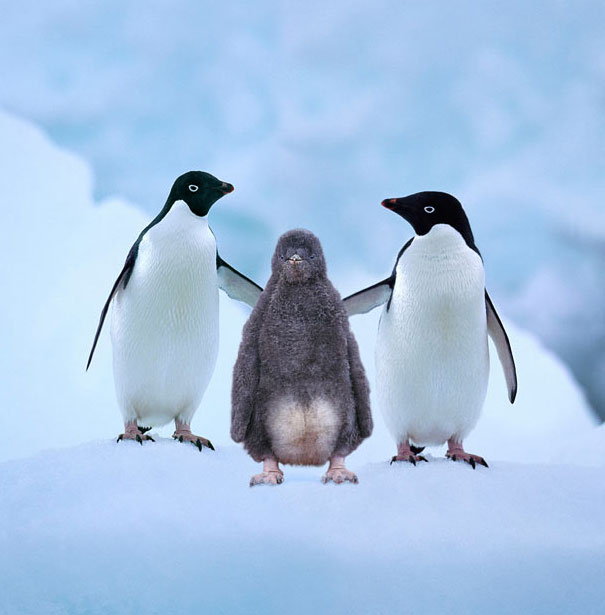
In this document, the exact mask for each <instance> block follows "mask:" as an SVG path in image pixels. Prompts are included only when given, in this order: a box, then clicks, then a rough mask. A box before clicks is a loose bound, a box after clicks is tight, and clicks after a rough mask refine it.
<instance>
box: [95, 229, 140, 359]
mask: <svg viewBox="0 0 605 615" xmlns="http://www.w3.org/2000/svg"><path fill="white" fill-rule="evenodd" d="M139 241H140V239H139V240H137V242H136V243H135V244H134V245H133V246H132V248H130V251H129V252H128V256H127V257H126V262H125V263H124V267H122V271H120V275H119V276H118V278H117V280H116V281H115V282H114V284H113V287H112V289H111V292H110V293H109V297H107V301H106V302H105V305H104V306H103V309H102V310H101V317H100V318H99V325H98V327H97V332H96V333H95V339H94V341H93V343H92V348H91V350H90V355H88V363H87V364H86V370H87V371H88V368H89V367H90V362H91V361H92V356H93V355H94V353H95V348H96V347H97V342H98V341H99V335H101V329H102V328H103V323H104V322H105V317H106V316H107V311H108V310H109V305H110V303H111V300H112V299H113V298H114V295H115V294H116V292H117V291H118V288H119V287H120V283H122V282H123V283H124V288H126V285H127V284H128V282H129V280H130V276H131V275H132V270H133V269H134V264H135V262H136V260H137V254H138V252H139Z"/></svg>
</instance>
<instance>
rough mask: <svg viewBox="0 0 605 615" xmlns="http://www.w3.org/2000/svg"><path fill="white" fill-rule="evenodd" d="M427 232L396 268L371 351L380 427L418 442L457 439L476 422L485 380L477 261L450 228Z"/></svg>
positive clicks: (481, 294) (482, 306) (482, 284)
mask: <svg viewBox="0 0 605 615" xmlns="http://www.w3.org/2000/svg"><path fill="white" fill-rule="evenodd" d="M436 228H437V227H435V229H436ZM447 228H448V229H449V228H450V227H447ZM435 229H433V231H431V233H435ZM431 233H429V235H427V236H426V237H424V238H422V239H424V240H425V241H424V242H423V241H418V239H419V238H416V239H415V240H414V242H413V243H412V245H411V246H410V248H408V250H406V252H404V254H403V255H402V258H401V259H400V262H399V263H398V266H397V276H396V282H395V287H394V289H393V296H392V298H391V304H390V306H389V308H388V310H387V309H386V307H385V309H384V311H383V314H382V317H381V321H380V326H379V333H378V341H377V346H376V370H377V385H378V387H377V388H378V394H379V397H380V400H381V408H382V410H383V414H384V416H385V420H386V422H387V425H388V426H389V427H390V430H391V431H392V433H393V434H394V435H395V437H397V438H399V437H405V436H408V437H410V438H411V439H412V440H414V441H415V442H417V443H421V444H441V443H443V442H444V441H445V440H447V439H448V438H450V437H452V436H454V435H456V436H460V437H464V436H465V435H466V434H467V433H468V432H469V431H470V430H471V429H472V428H473V427H474V425H475V424H476V422H477V420H478V418H479V414H480V411H481V407H482V405H483V401H484V399H485V394H486V390H487V380H488V376H489V355H488V345H487V323H486V309H485V290H484V289H485V281H484V271H483V265H482V262H481V259H480V257H479V256H478V255H477V254H476V253H475V252H474V251H473V250H471V249H470V248H468V247H467V246H466V243H465V242H464V240H463V239H462V237H460V236H459V234H458V233H457V232H456V231H454V230H453V229H452V230H451V232H450V231H449V230H447V229H444V230H443V232H437V233H435V236H434V237H430V235H431Z"/></svg>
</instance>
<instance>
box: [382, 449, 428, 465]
mask: <svg viewBox="0 0 605 615" xmlns="http://www.w3.org/2000/svg"><path fill="white" fill-rule="evenodd" d="M399 461H407V462H409V463H411V464H412V465H414V466H415V465H416V463H417V462H419V461H426V462H427V463H428V461H429V460H428V459H427V458H426V457H423V456H422V455H415V454H414V453H411V452H410V453H407V454H405V455H393V457H391V463H390V464H389V465H393V464H394V463H395V462H399Z"/></svg>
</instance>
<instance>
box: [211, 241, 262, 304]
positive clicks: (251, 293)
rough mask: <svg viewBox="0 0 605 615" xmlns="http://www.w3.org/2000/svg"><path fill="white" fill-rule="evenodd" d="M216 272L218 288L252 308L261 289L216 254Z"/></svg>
mask: <svg viewBox="0 0 605 615" xmlns="http://www.w3.org/2000/svg"><path fill="white" fill-rule="evenodd" d="M216 271H217V274H218V286H219V288H220V289H221V290H224V291H225V292H226V293H227V295H228V296H229V297H231V299H235V300H236V301H242V302H243V303H246V304H247V305H249V306H250V307H254V306H255V305H256V302H257V301H258V298H259V297H260V294H261V293H262V292H263V289H262V288H261V287H260V286H259V285H258V284H256V283H254V282H253V281H252V280H251V279H250V278H247V277H246V276H245V275H244V274H243V273H240V272H239V271H238V270H237V269H234V268H233V267H232V266H231V265H229V263H226V262H225V261H224V260H223V259H222V258H221V257H220V256H219V255H218V252H217V254H216Z"/></svg>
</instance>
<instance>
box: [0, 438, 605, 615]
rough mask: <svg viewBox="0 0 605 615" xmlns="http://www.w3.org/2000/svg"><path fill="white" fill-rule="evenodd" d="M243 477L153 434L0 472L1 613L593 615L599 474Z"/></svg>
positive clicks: (239, 460) (50, 455)
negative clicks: (328, 479) (258, 480)
mask: <svg viewBox="0 0 605 615" xmlns="http://www.w3.org/2000/svg"><path fill="white" fill-rule="evenodd" d="M603 435H605V434H604V433H601V436H603ZM604 442H605V438H603V437H602V438H601V444H603V443H604ZM255 469H256V468H255V464H254V463H253V462H251V461H250V460H249V458H248V457H247V456H246V455H244V454H243V453H242V452H241V451H240V450H238V449H237V448H235V447H228V448H225V449H220V450H218V451H217V452H216V453H211V452H208V451H204V452H203V453H202V454H200V453H199V452H198V451H197V450H196V449H194V447H193V446H190V445H181V444H178V443H176V442H172V441H168V440H164V439H162V440H161V441H159V442H157V443H156V444H150V445H147V444H146V445H145V446H143V447H140V446H139V445H138V444H134V443H120V444H116V443H114V442H94V443H90V444H85V445H82V446H80V447H77V448H72V449H67V450H61V451H53V452H47V453H44V454H40V455H37V456H35V457H33V458H31V459H28V460H25V461H23V460H21V461H11V462H5V463H3V464H1V465H0V492H1V493H2V494H3V495H2V500H1V501H0V528H1V529H0V553H2V557H1V558H0V578H1V579H2V592H0V612H1V613H3V614H7V615H8V614H10V615H14V614H17V613H19V614H20V613H36V614H39V613H53V614H55V613H56V614H59V613H61V614H63V613H65V614H67V613H90V614H93V613H99V614H101V613H102V614H106V613H162V614H165V613H312V612H315V613H519V612H522V613H534V614H535V613H549V614H553V613H602V610H601V609H602V605H603V601H604V600H605V585H604V584H603V578H604V575H605V516H604V515H603V511H604V510H605V481H604V480H603V475H604V472H605V467H603V466H601V467H598V468H580V467H571V466H568V467H566V466H557V465H552V466H547V465H523V464H513V463H493V464H492V467H491V468H490V469H489V470H486V469H478V470H476V471H473V470H472V469H471V468H470V467H468V466H465V465H461V464H454V463H452V462H447V461H444V460H442V459H435V460H432V459H431V461H430V462H429V463H428V464H422V465H421V466H419V467H416V468H414V467H412V466H407V465H406V466H389V465H388V464H387V463H386V462H377V463H373V464H366V465H362V466H359V467H354V469H355V470H356V471H357V472H358V475H359V479H360V484H359V485H357V486H354V485H344V486H335V485H322V484H321V482H320V480H319V479H320V476H321V473H322V469H320V468H313V469H298V470H291V469H288V468H286V481H285V483H284V484H283V485H282V486H280V487H275V488H270V487H264V486H263V487H255V488H253V489H250V488H249V487H248V486H247V483H248V478H249V476H250V474H251V473H252V472H253V471H255Z"/></svg>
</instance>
